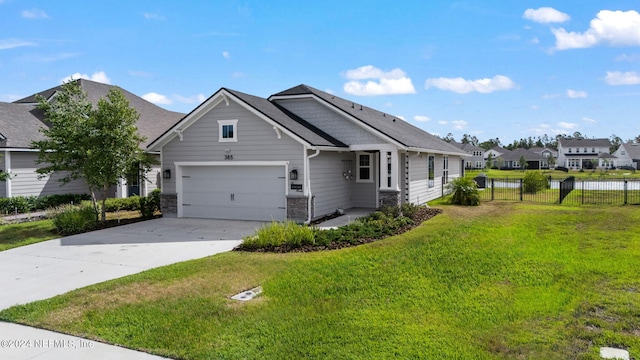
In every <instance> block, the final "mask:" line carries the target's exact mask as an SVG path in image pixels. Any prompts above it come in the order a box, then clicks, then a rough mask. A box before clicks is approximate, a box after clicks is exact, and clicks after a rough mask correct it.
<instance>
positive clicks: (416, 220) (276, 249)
mask: <svg viewBox="0 0 640 360" xmlns="http://www.w3.org/2000/svg"><path fill="white" fill-rule="evenodd" d="M441 213H442V209H436V208H426V207H421V208H419V209H418V211H416V213H415V214H414V216H413V217H412V218H411V219H412V220H413V224H411V225H407V226H405V227H402V228H399V229H398V230H397V231H396V232H395V233H394V234H393V235H390V236H394V235H398V234H402V233H404V232H407V231H409V230H411V229H413V228H415V227H417V226H419V225H420V224H422V223H423V222H425V221H427V220H429V219H431V218H432V217H434V216H436V215H438V214H441ZM378 240H382V239H379V238H377V239H376V238H364V239H357V240H356V241H355V242H353V243H351V242H346V241H344V242H335V241H334V242H331V243H330V244H329V245H303V246H296V247H292V246H290V245H281V246H269V247H264V248H252V249H244V248H243V247H242V245H240V246H237V247H236V248H234V249H233V251H246V252H270V253H289V252H313V251H324V250H338V249H343V248H347V247H352V246H358V245H363V244H368V243H371V242H374V241H378Z"/></svg>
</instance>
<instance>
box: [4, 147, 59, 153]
mask: <svg viewBox="0 0 640 360" xmlns="http://www.w3.org/2000/svg"><path fill="white" fill-rule="evenodd" d="M0 151H15V152H39V151H40V150H38V149H24V148H0ZM47 151H51V150H47Z"/></svg>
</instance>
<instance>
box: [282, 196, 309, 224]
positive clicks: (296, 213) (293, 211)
mask: <svg viewBox="0 0 640 360" xmlns="http://www.w3.org/2000/svg"><path fill="white" fill-rule="evenodd" d="M308 199H309V198H308V197H306V196H288V197H287V220H291V221H295V222H297V223H304V222H305V221H307V217H308V205H309V204H308ZM311 214H313V201H312V202H311Z"/></svg>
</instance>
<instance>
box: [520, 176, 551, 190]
mask: <svg viewBox="0 0 640 360" xmlns="http://www.w3.org/2000/svg"><path fill="white" fill-rule="evenodd" d="M550 187H551V185H550V184H549V179H548V178H547V177H546V176H544V175H543V174H542V173H540V172H537V171H527V172H525V174H524V177H523V178H522V191H523V192H524V193H525V194H537V193H538V192H540V191H542V190H545V189H548V188H550Z"/></svg>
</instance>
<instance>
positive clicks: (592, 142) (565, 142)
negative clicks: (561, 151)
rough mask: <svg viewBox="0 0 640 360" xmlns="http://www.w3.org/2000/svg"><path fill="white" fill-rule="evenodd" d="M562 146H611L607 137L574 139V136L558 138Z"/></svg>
mask: <svg viewBox="0 0 640 360" xmlns="http://www.w3.org/2000/svg"><path fill="white" fill-rule="evenodd" d="M558 141H559V142H560V144H562V146H563V147H566V148H568V147H594V146H598V147H602V146H606V147H609V146H611V142H610V141H609V139H575V138H571V139H569V138H561V139H559V140H558Z"/></svg>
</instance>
